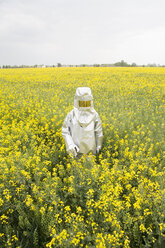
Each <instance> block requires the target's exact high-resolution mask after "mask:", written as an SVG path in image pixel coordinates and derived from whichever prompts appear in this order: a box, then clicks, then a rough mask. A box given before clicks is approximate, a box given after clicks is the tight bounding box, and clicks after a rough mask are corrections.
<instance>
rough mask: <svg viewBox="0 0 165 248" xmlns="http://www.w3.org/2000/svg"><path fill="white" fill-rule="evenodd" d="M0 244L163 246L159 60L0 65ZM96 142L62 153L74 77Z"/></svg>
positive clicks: (164, 75) (163, 83)
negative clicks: (97, 145)
mask: <svg viewBox="0 0 165 248" xmlns="http://www.w3.org/2000/svg"><path fill="white" fill-rule="evenodd" d="M0 85H1V86H0V95H1V96H0V110H1V111H0V247H11V248H15V247H17V248H18V247H19V248H32V247H34V248H38V247H39V248H40V247H41V248H42V247H46V248H53V247H60V248H61V247H63V248H68V247H70V248H72V247H86V248H92V247H96V248H106V247H108V248H109V247H114V248H118V247H124V248H129V247H131V248H138V247H145V248H149V247H155V248H157V247H162V248H163V247H165V186H164V185H165V168H164V165H165V149H164V148H165V147H164V143H165V135H164V130H165V127H164V123H165V107H164V103H165V68H42V69H40V68H35V69H34V68H29V69H1V70H0ZM81 86H88V87H90V88H91V90H92V93H93V96H94V107H95V109H96V111H97V112H98V113H99V115H100V117H101V120H102V125H103V132H104V140H103V148H102V150H101V152H100V154H99V155H97V156H92V155H90V159H89V158H86V156H85V155H84V156H83V157H82V158H81V159H80V160H78V161H76V160H74V159H73V158H71V157H69V156H68V155H67V154H66V150H65V144H64V140H63V138H62V136H61V127H62V124H63V121H64V118H65V117H66V115H67V113H68V112H69V111H70V110H71V109H72V108H73V99H74V94H75V91H76V88H77V87H81Z"/></svg>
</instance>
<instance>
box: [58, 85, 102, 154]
mask: <svg viewBox="0 0 165 248" xmlns="http://www.w3.org/2000/svg"><path fill="white" fill-rule="evenodd" d="M81 101H86V102H88V103H89V102H90V106H88V107H80V106H81V105H80V102H81ZM62 136H63V138H64V140H65V144H66V150H67V152H68V153H71V154H72V155H73V156H75V157H76V156H77V155H78V154H88V153H89V152H92V153H93V154H96V152H97V153H98V152H99V151H100V149H101V147H102V140H103V131H102V124H101V120H100V117H99V115H98V113H97V112H96V111H95V109H94V107H93V96H92V93H91V89H90V88H88V87H79V88H77V90H76V94H75V98H74V108H73V109H72V110H71V111H70V112H69V114H68V115H67V116H66V118H65V121H64V123H63V126H62Z"/></svg>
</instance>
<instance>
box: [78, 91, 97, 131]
mask: <svg viewBox="0 0 165 248" xmlns="http://www.w3.org/2000/svg"><path fill="white" fill-rule="evenodd" d="M79 101H91V105H90V107H79ZM74 113H75V116H76V119H77V121H78V123H79V124H80V125H81V126H87V125H89V123H90V122H91V121H93V119H94V118H95V109H94V107H93V96H92V92H91V89H90V88H89V87H78V88H77V90H76V94H75V98H74Z"/></svg>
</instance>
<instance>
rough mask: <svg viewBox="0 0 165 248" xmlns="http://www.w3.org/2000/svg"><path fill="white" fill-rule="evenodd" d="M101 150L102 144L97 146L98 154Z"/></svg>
mask: <svg viewBox="0 0 165 248" xmlns="http://www.w3.org/2000/svg"><path fill="white" fill-rule="evenodd" d="M100 150H101V146H98V147H96V153H97V154H98V153H99V152H100Z"/></svg>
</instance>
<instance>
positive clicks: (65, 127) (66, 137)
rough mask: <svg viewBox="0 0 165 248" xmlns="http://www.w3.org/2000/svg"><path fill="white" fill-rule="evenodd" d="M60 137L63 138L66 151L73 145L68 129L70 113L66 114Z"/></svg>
mask: <svg viewBox="0 0 165 248" xmlns="http://www.w3.org/2000/svg"><path fill="white" fill-rule="evenodd" d="M62 137H63V138H64V140H65V145H66V150H67V152H68V151H69V150H70V148H71V147H73V146H74V142H73V139H72V136H71V130H70V113H69V114H68V115H67V116H66V118H65V120H64V123H63V125H62Z"/></svg>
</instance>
